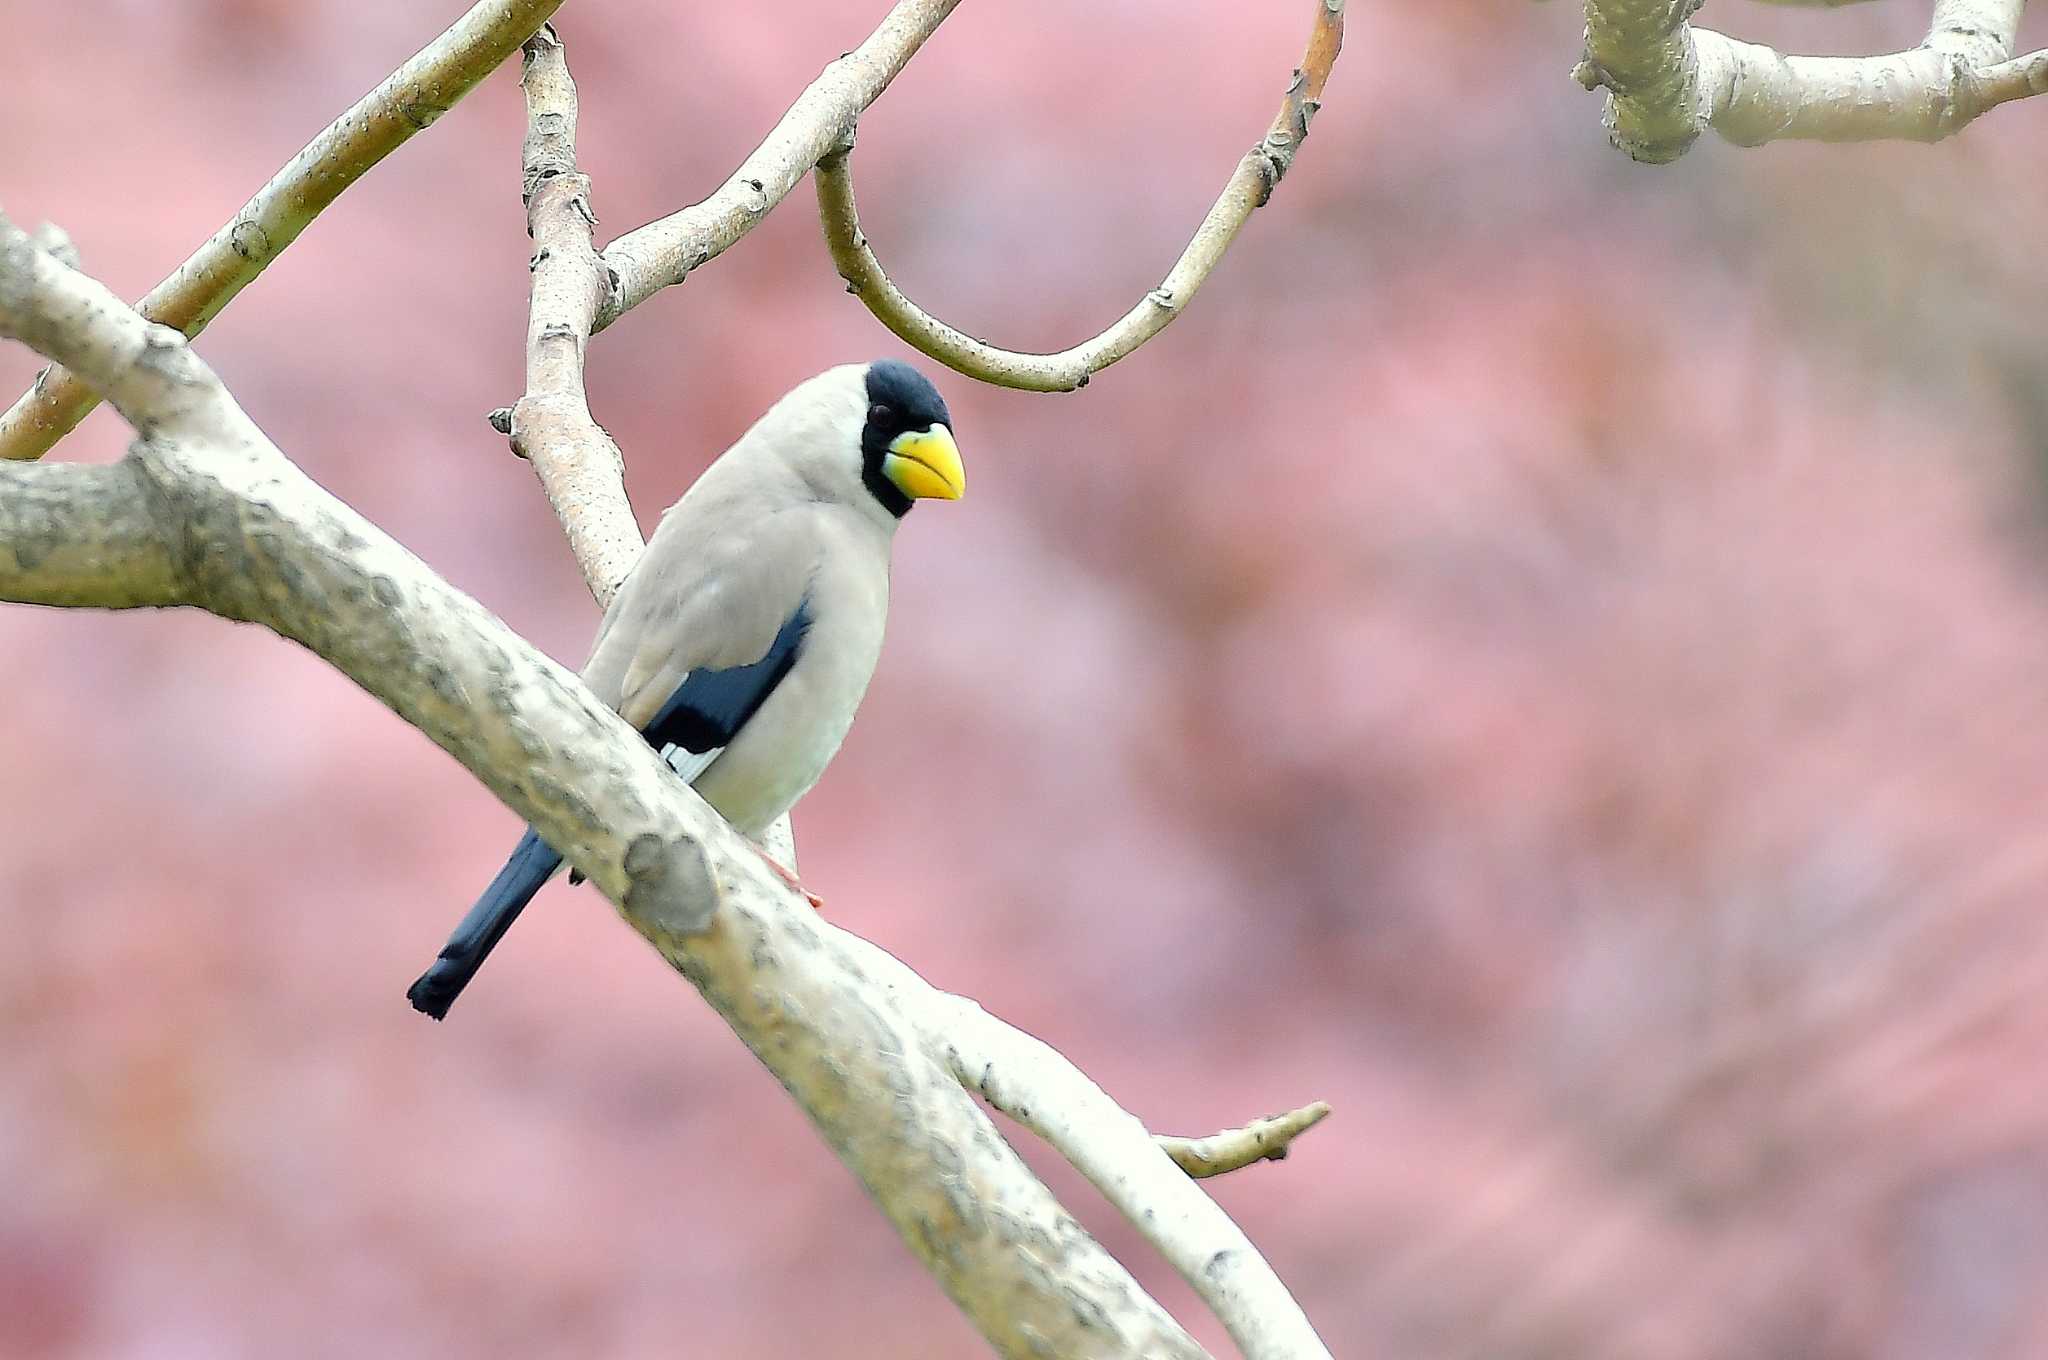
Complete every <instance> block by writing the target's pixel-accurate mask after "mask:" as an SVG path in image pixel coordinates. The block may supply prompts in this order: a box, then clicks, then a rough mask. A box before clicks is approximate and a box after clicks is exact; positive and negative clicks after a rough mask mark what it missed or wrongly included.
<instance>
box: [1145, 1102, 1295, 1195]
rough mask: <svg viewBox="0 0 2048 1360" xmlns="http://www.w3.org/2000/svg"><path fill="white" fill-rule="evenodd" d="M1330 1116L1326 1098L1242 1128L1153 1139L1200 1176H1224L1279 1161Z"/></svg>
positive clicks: (1174, 1160) (1192, 1174) (1179, 1163)
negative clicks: (1186, 1136) (1295, 1144)
mask: <svg viewBox="0 0 2048 1360" xmlns="http://www.w3.org/2000/svg"><path fill="white" fill-rule="evenodd" d="M1329 1117H1330V1107H1329V1105H1328V1103H1327V1102H1325V1101H1320V1100H1318V1101H1316V1102H1315V1103H1314V1104H1312V1105H1304V1106H1302V1107H1301V1108H1300V1109H1298V1110H1289V1111H1288V1112H1287V1113H1286V1114H1276V1115H1270V1116H1268V1117H1267V1118H1265V1119H1254V1120H1253V1121H1252V1122H1251V1123H1249V1124H1247V1125H1245V1126H1244V1127H1243V1128H1241V1129H1226V1130H1225V1131H1223V1132H1222V1133H1212V1134H1210V1135H1209V1136H1208V1137H1206V1138H1176V1137H1174V1136H1173V1135H1171V1134H1165V1133H1162V1134H1155V1135H1154V1137H1153V1141H1154V1142H1156V1143H1158V1144H1159V1147H1160V1150H1161V1151H1163V1152H1164V1153H1165V1154H1166V1155H1167V1156H1169V1157H1171V1158H1173V1164H1174V1165H1175V1166H1177V1167H1179V1168H1180V1169H1181V1170H1183V1171H1185V1172H1187V1173H1188V1174H1189V1175H1190V1176H1193V1177H1194V1178H1195V1179H1197V1180H1203V1179H1206V1178H1207V1177H1210V1176H1221V1175H1223V1174H1224V1173H1226V1172H1230V1171H1236V1170H1239V1169H1240V1168H1243V1167H1247V1166H1250V1165H1252V1164H1253V1163H1254V1162H1277V1161H1280V1160H1282V1159H1284V1158H1285V1157H1286V1156H1287V1150H1288V1148H1290V1147H1291V1146H1293V1144H1294V1140H1295V1139H1297V1138H1299V1137H1301V1135H1302V1134H1304V1133H1307V1132H1308V1131H1309V1130H1310V1129H1312V1128H1314V1127H1315V1126H1316V1125H1318V1124H1320V1123H1322V1122H1323V1121H1324V1120H1325V1119H1327V1118H1329Z"/></svg>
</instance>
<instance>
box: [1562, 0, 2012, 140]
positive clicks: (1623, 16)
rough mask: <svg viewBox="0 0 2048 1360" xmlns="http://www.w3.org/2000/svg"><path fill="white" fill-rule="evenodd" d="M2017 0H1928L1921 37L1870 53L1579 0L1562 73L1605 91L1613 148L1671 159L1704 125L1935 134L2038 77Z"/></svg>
mask: <svg viewBox="0 0 2048 1360" xmlns="http://www.w3.org/2000/svg"><path fill="white" fill-rule="evenodd" d="M2025 7H2026V0H1937V3H1936V4H1935V7H1934V20H1933V24H1932V26H1931V28H1930V30H1929V33H1928V36H1927V40H1926V42H1924V43H1922V44H1921V45H1920V46H1918V47H1916V48H1913V49H1911V50H1910V51H1906V52H1895V53H1890V54H1887V55H1883V56H1872V57H1802V56H1786V55H1784V54H1782V53H1779V52H1777V51H1775V50H1773V49H1772V48H1769V47H1764V46H1760V45H1758V44H1756V43H1745V42H1738V41H1736V40H1735V39H1732V38H1728V37H1725V36H1723V35H1722V34H1720V33H1716V32H1714V31H1712V30H1711V29H1704V28H1695V27H1693V26H1692V25H1691V24H1690V23H1688V22H1687V16H1688V15H1689V14H1690V13H1691V12H1692V10H1693V9H1694V5H1692V4H1688V3H1683V0H1586V50H1585V55H1584V57H1583V58H1582V59H1581V60H1580V62H1579V64H1578V66H1577V67H1576V68H1575V69H1574V70H1573V76H1574V78H1575V79H1577V80H1578V81H1579V83H1580V84H1582V85H1584V86H1585V87H1586V88H1587V89H1589V90H1592V89H1599V88H1602V87H1605V88H1606V90H1607V91H1608V96H1607V106H1606V114H1605V121H1606V124H1607V129H1608V136H1609V138H1610V139H1611V140H1612V141H1613V142H1614V144H1615V146H1617V147H1619V148H1620V149H1621V150H1623V151H1625V152H1627V153H1628V154H1629V155H1630V156H1631V157H1633V158H1635V159H1636V160H1639V161H1646V162H1649V163H1652V164H1663V163H1666V162H1669V161H1673V160H1676V159H1678V157H1680V156H1682V155H1684V154H1685V152H1686V151H1687V150H1688V149H1689V148H1690V147H1691V146H1692V144H1693V142H1694V141H1695V140H1697V139H1698V137H1699V133H1700V129H1701V128H1703V127H1708V126H1711V127H1712V128H1713V129H1714V130H1715V131H1716V132H1719V133H1720V134H1721V135H1722V136H1723V137H1725V138H1727V139H1728V140H1729V141H1731V142H1736V143H1738V144H1740V145H1743V146H1755V145H1758V144H1760V143H1763V142H1769V141H1776V140H1779V139H1783V138H1805V139H1813V140H1820V141H1860V140H1870V139H1877V138H1899V139H1906V140H1913V141H1930V142H1931V141H1938V140H1940V139H1941V138H1943V137H1946V136H1949V135H1950V134H1951V133H1954V132H1957V131H1959V130H1960V129H1961V128H1963V127H1964V126H1965V125H1966V124H1968V123H1969V122H1970V121H1971V120H1972V119H1974V118H1976V117H1978V116H1979V115H1981V114H1983V113H1984V112H1986V111H1987V110H1989V109H1992V108H1994V107H1996V106H1997V105H1999V104H2002V103H2006V102H2008V101H2010V100H2013V99H2019V98H2024V97H2026V96H2028V95H2032V94H2039V93H2041V92H2042V91H2043V90H2044V89H2048V52H2041V53H2035V54H2033V55H2031V56H2029V57H2026V58H2023V59H2021V60H2020V61H2018V62H2014V61H2011V60H2009V59H2010V58H2011V57H2012V52H2013V44H2014V42H2015V40H2016V35H2017V33H2018V31H2019V21H2020V15H2021V12H2022V11H2023V10H2024V9H2025Z"/></svg>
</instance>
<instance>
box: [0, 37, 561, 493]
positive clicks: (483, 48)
mask: <svg viewBox="0 0 2048 1360" xmlns="http://www.w3.org/2000/svg"><path fill="white" fill-rule="evenodd" d="M561 3H562V0H480V2H479V3H478V4H476V5H475V6H473V7H472V8H471V9H470V11H469V12H468V13H467V14H465V15H463V16H462V17H461V18H460V19H457V20H456V21H455V22H454V23H453V24H451V25H450V26H449V28H448V30H447V31H446V32H445V33H443V34H441V36H440V37H438V38H436V39H434V40H433V41H432V42H430V43H428V44H427V45H426V46H425V47H423V48H421V49H420V50H419V52H418V53H416V54H415V55H414V56H413V57H412V59H411V60H409V61H407V62H406V63H405V64H404V65H403V66H400V67H399V68H398V69H397V70H396V71H393V72H392V73H391V74H390V75H388V76H386V77H385V78H384V79H383V80H382V81H380V82H378V85H377V88H376V89H374V90H372V91H370V92H369V93H368V94H366V95H364V96H363V97H362V98H361V99H359V100H357V101H356V102H355V104H354V105H353V106H352V107H351V108H350V109H349V110H348V112H346V113H344V114H342V115H341V117H339V118H337V119H335V120H334V121H333V122H332V123H329V124H328V125H327V128H326V130H325V131H323V132H321V134H320V135H319V136H317V137H315V138H314V139H313V140H312V141H310V142H308V143H307V144H306V148H305V150H303V151H301V152H299V154H298V155H296V156H294V157H292V159H291V160H290V162H289V163H287V164H286V165H285V167H284V168H283V169H282V170H280V171H278V172H277V174H276V175H275V176H273V177H272V179H271V181H270V183H268V184H266V185H264V186H263V187H262V188H261V189H259V190H257V191H256V196H255V197H254V198H251V199H250V200H249V201H248V202H247V203H245V204H243V205H242V208H241V210H240V211H239V212H237V213H236V214H235V215H234V216H233V217H231V218H230V219H228V221H227V222H226V224H224V225H223V226H222V227H221V229H220V230H219V231H216V232H215V233H214V234H213V236H212V238H211V239H209V240H208V241H207V242H206V244H204V245H202V246H200V247H199V249H197V250H195V251H193V252H192V255H191V258H189V259H187V260H186V261H185V263H183V264H181V265H179V266H178V268H177V270H176V272H174V273H173V274H172V275H171V276H170V277H169V278H167V279H165V280H164V281H163V282H162V283H159V284H158V285H157V286H156V287H154V288H152V289H150V290H149V294H148V296H146V297H144V298H143V299H142V302H141V304H140V305H139V307H138V309H137V310H139V311H140V312H141V313H142V314H143V315H144V316H145V317H147V318H149V319H150V320H151V321H157V322H161V323H163V324H164V325H167V326H175V327H176V328H177V329H179V330H181V331H183V332H184V333H185V334H186V335H188V336H193V335H197V334H199V332H200V331H202V330H204V329H205V328H206V323H207V322H209V321H211V320H212V319H213V318H214V316H215V314H217V313H218V312H219V311H220V309H221V308H223V307H225V306H226V305H227V304H228V303H229V301H230V300H232V299H233V298H234V296H235V294H237V293H239V292H241V291H242V289H243V288H244V287H245V286H246V285H247V284H248V283H249V281H250V280H252V279H254V278H255V277H256V276H257V275H258V274H260V273H262V272H263V270H264V267H265V266H267V265H268V264H269V263H270V262H271V261H272V260H274V259H276V258H277V257H278V255H279V254H280V253H281V252H282V251H283V250H284V248H285V247H286V246H288V245H290V244H291V243H292V242H293V241H295V240H297V239H298V235H299V233H300V232H301V231H304V230H305V229H306V224H307V223H309V222H311V221H312V220H313V219H314V218H315V217H317V216H319V214H320V212H321V210H322V209H324V208H326V206H327V205H328V204H330V203H332V202H333V201H334V200H335V199H336V198H337V197H338V196H339V195H340V194H341V191H342V190H344V189H346V188H348V186H349V185H351V184H353V183H355V182H356V180H358V179H360V178H361V177H362V176H363V174H364V172H365V171H367V170H369V168H370V167H371V166H373V165H375V164H376V163H377V162H379V161H381V160H383V159H384V157H386V156H387V155H389V154H390V153H391V152H392V151H394V150H396V149H397V148H398V147H400V146H401V145H403V144H404V143H405V141H406V140H407V139H408V138H410V137H411V136H412V135H413V134H414V133H415V132H418V131H420V130H421V129H422V128H425V127H427V126H428V125H429V124H431V123H432V122H433V121H434V120H435V119H436V118H439V117H440V116H441V115H442V114H444V113H446V112H447V111H448V110H449V109H450V108H451V107H453V105H454V104H455V102H456V101H457V100H459V99H461V98H462V96H463V95H465V94H467V93H469V91H470V90H471V89H472V88H474V87H475V85H476V84H477V82H478V81H480V80H482V79H483V78H484V77H485V76H486V75H489V74H490V73H491V71H493V70H495V69H496V68H497V66H498V65H499V63H501V62H503V61H504V60H505V58H506V57H508V56H510V55H511V54H512V52H513V51H514V50H515V49H517V48H518V46H519V44H520V43H522V42H524V41H525V40H526V39H527V37H528V36H530V35H531V34H532V33H533V32H534V30H535V29H537V28H539V27H540V26H541V24H542V23H544V22H545V21H546V20H547V17H548V16H549V15H550V14H553V13H554V12H555V10H556V9H557V8H558V7H559V6H560V5H561ZM99 401H100V394H99V393H96V392H94V391H93V390H92V388H91V387H90V386H88V385H87V384H86V383H85V382H84V381H82V380H81V379H79V378H78V377H76V376H75V375H73V374H72V373H70V372H69V371H68V370H66V369H64V368H63V367H61V366H55V365H53V366H52V367H50V368H47V369H45V370H43V372H42V373H41V374H40V375H39V376H38V377H37V378H36V380H35V383H34V385H33V386H31V387H30V388H29V390H28V391H27V392H25V393H23V394H22V396H21V397H20V398H19V399H18V400H17V401H16V402H15V403H14V405H13V406H12V407H10V408H9V409H8V410H7V411H6V413H5V414H0V459H5V458H13V459H27V458H40V457H42V456H43V454H45V453H47V452H48V451H49V449H50V447H51V445H53V444H55V443H56V442H57V441H58V440H60V439H62V438H63V437H64V436H65V435H67V434H69V433H70V432H71V431H72V430H73V429H75V428H76V427H77V425H78V422H79V421H81V420H83V419H85V417H86V413H87V412H89V411H91V410H92V408H93V407H95V406H97V405H99Z"/></svg>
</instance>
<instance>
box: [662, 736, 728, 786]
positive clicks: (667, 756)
mask: <svg viewBox="0 0 2048 1360" xmlns="http://www.w3.org/2000/svg"><path fill="white" fill-rule="evenodd" d="M724 753H725V748H724V747H723V746H714V747H712V748H711V749H710V750H708V751H687V750H684V749H683V748H682V747H680V746H678V745H676V744H675V743H674V742H670V743H669V744H668V745H666V746H664V747H662V748H661V758H662V759H663V760H665V761H667V762H668V767H669V768H670V769H671V770H674V771H675V772H676V773H677V774H679V775H681V776H682V779H683V782H684V783H685V784H694V783H696V782H697V776H698V775H700V774H702V773H704V770H705V767H706V766H708V765H710V764H711V762H712V761H714V760H716V759H718V758H719V756H721V755H723V754H724Z"/></svg>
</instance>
